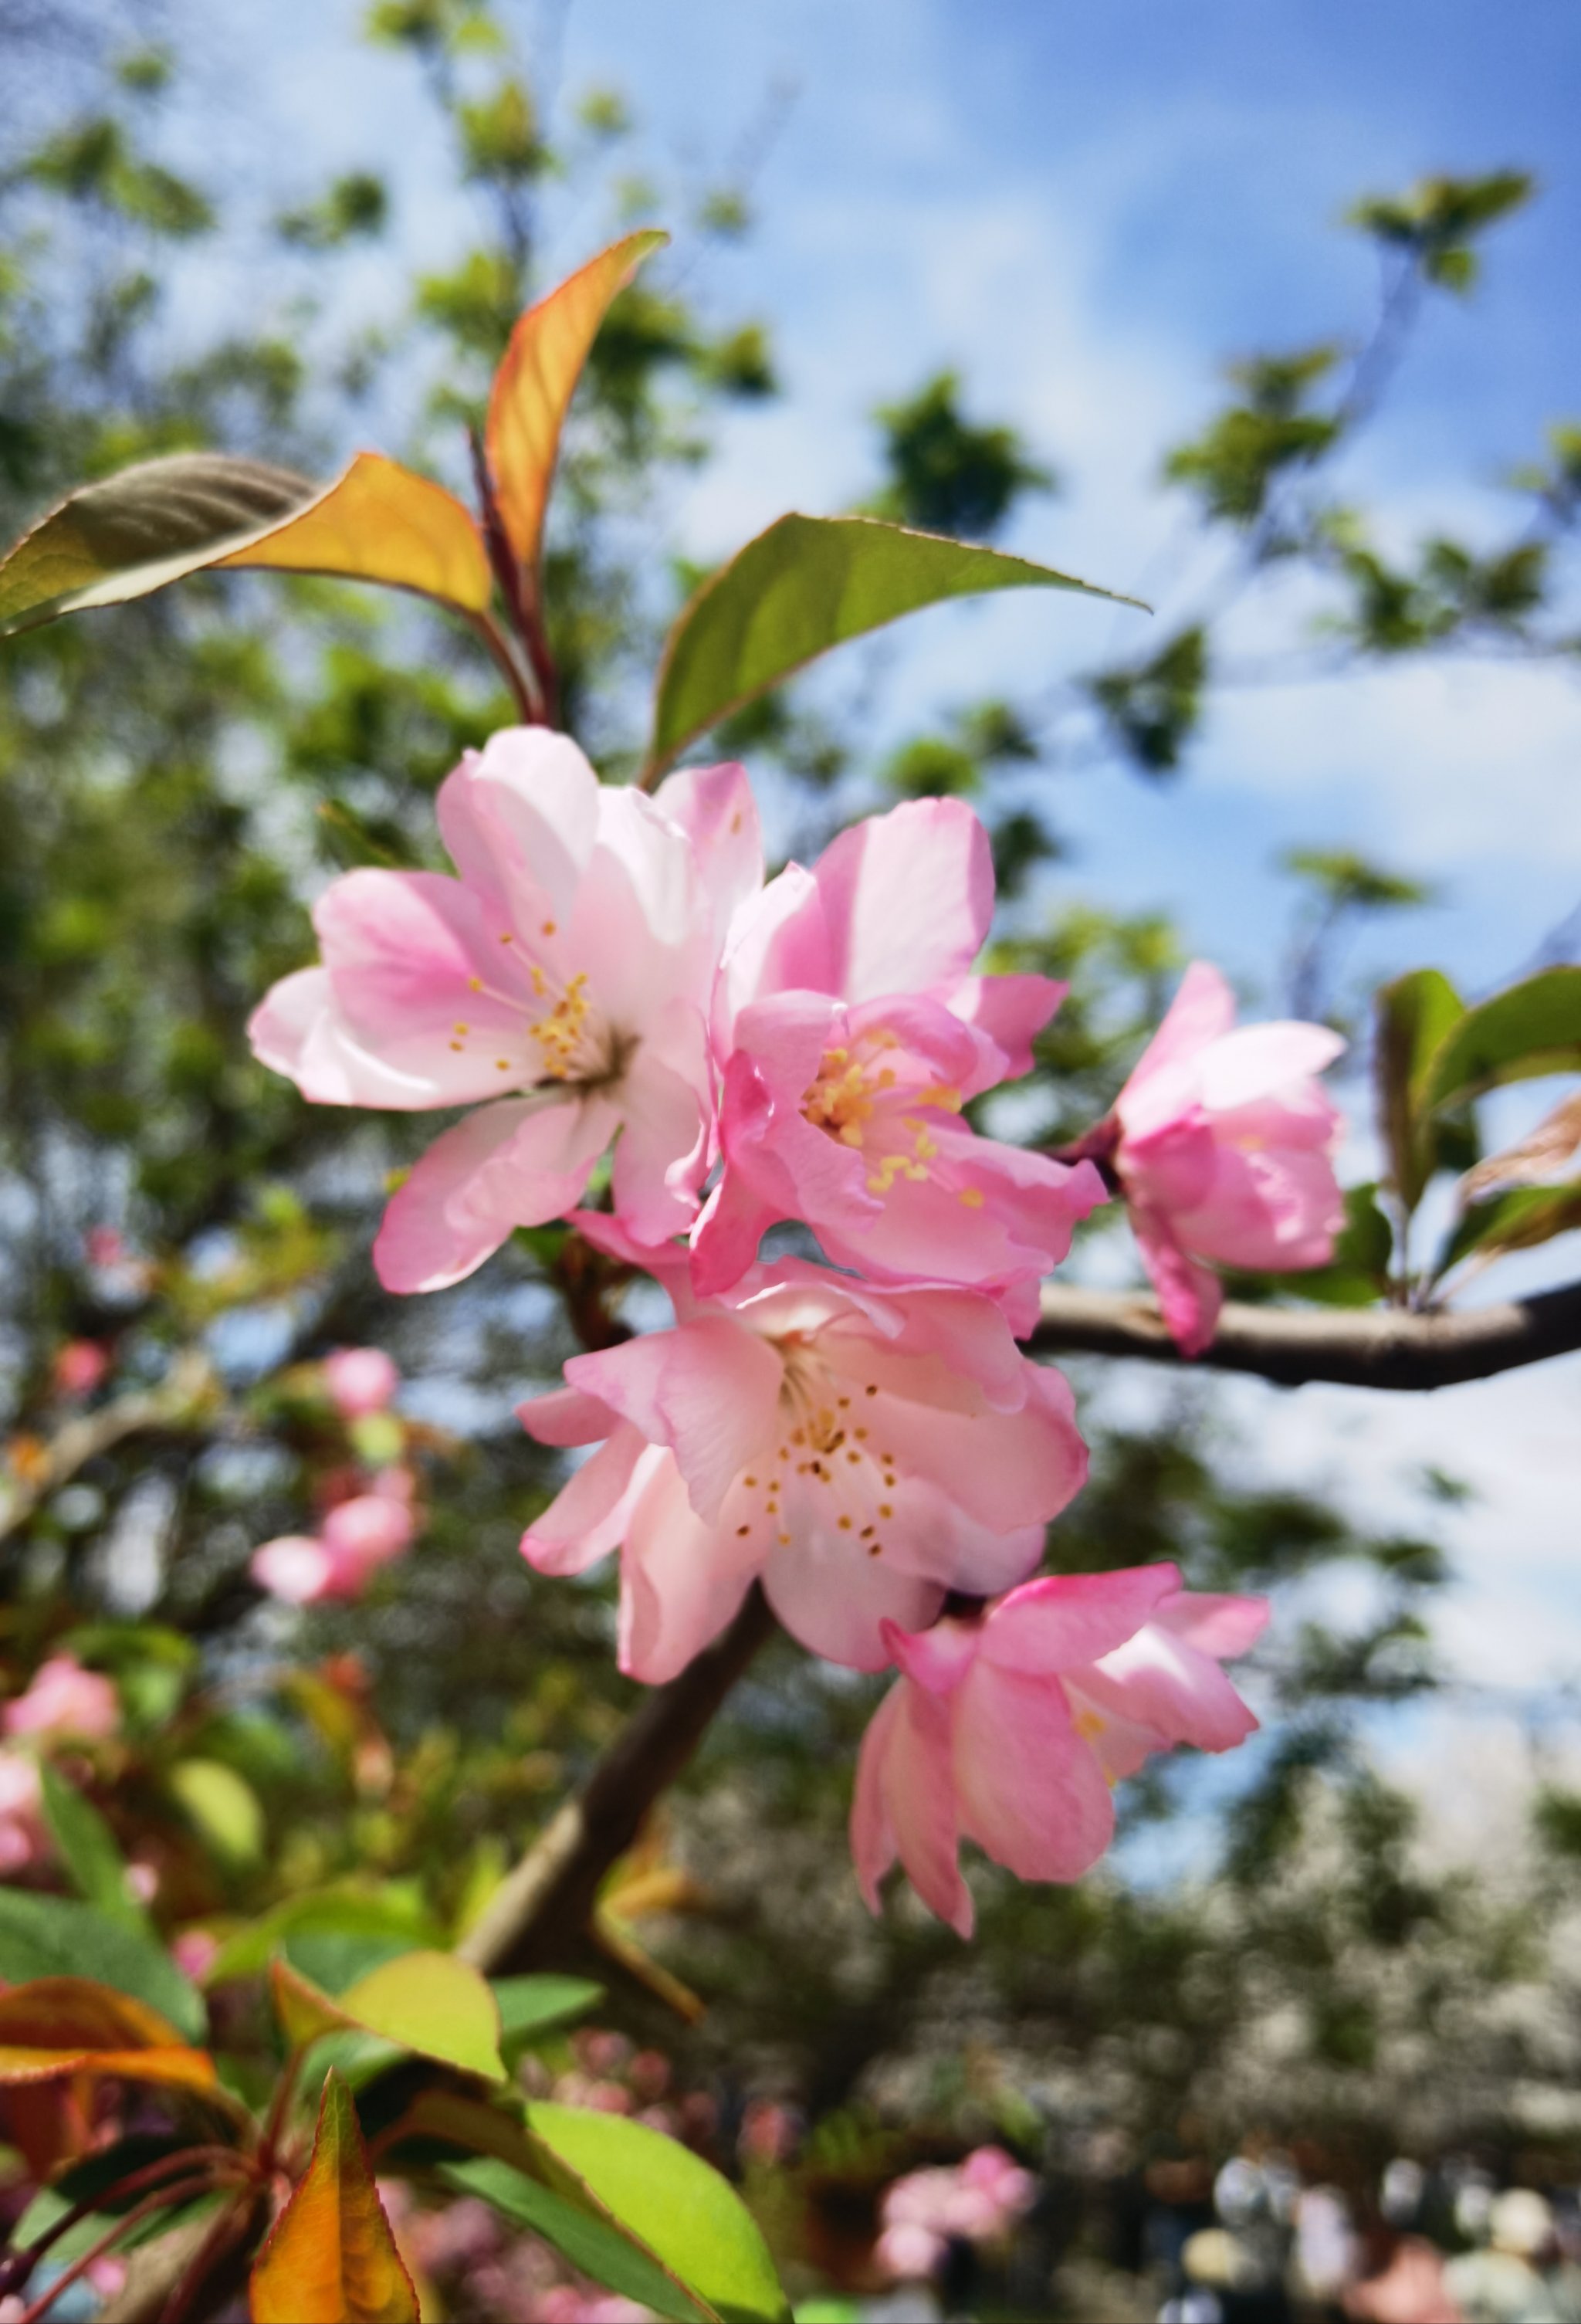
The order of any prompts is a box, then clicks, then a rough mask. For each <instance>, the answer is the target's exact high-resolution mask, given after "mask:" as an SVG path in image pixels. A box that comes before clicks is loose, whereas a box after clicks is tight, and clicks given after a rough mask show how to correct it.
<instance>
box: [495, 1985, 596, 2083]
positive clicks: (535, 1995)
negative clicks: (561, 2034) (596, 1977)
mask: <svg viewBox="0 0 1581 2324" xmlns="http://www.w3.org/2000/svg"><path fill="white" fill-rule="evenodd" d="M489 1982H490V1984H491V1985H492V1987H493V1989H494V1999H495V2000H496V2002H497V2003H498V2004H499V2006H500V2048H501V2052H502V2053H503V2055H504V2057H505V2060H506V2061H507V2063H510V2062H512V2061H513V2060H514V2057H515V2054H516V2053H517V2052H519V2051H522V2050H525V2049H529V2048H530V2046H531V2045H532V2043H535V2042H541V2041H542V2040H543V2038H544V2036H545V2035H546V2034H547V2033H556V2032H557V2031H558V2029H559V2028H560V2027H561V2026H562V2025H572V2024H575V2022H576V2020H577V2018H579V2017H585V2016H586V2015H587V2013H588V2011H589V2010H590V2009H596V2008H597V2007H598V2005H599V2003H600V2002H601V2001H602V1999H603V1997H604V1989H603V1987H602V1985H595V1984H594V1983H593V1980H592V1978H585V1977H496V1978H490V1980H489Z"/></svg>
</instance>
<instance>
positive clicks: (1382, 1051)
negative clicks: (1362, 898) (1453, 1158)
mask: <svg viewBox="0 0 1581 2324" xmlns="http://www.w3.org/2000/svg"><path fill="white" fill-rule="evenodd" d="M1374 1005H1375V1008H1376V1011H1377V1026H1376V1036H1375V1043H1374V1058H1373V1070H1374V1078H1375V1082H1376V1086H1377V1100H1378V1122H1379V1127H1380V1129H1381V1130H1382V1131H1383V1140H1384V1144H1385V1146H1386V1147H1387V1148H1388V1153H1389V1164H1390V1173H1389V1175H1390V1181H1391V1184H1392V1185H1393V1187H1394V1190H1395V1192H1396V1193H1397V1194H1398V1195H1399V1196H1400V1199H1401V1201H1402V1203H1404V1205H1405V1207H1406V1209H1407V1211H1414V1210H1415V1208H1416V1206H1417V1204H1418V1203H1420V1200H1421V1197H1422V1193H1423V1190H1424V1188H1425V1187H1426V1185H1427V1183H1428V1180H1429V1178H1430V1177H1431V1176H1432V1175H1433V1172H1434V1170H1435V1169H1436V1168H1437V1167H1438V1159H1439V1149H1438V1137H1437V1132H1436V1130H1435V1128H1434V1126H1433V1125H1432V1124H1431V1123H1430V1122H1429V1121H1428V1120H1426V1116H1427V1113H1428V1111H1429V1105H1428V1101H1427V1098H1426V1094H1425V1092H1426V1086H1427V1076H1428V1070H1429V1065H1431V1063H1432V1061H1433V1059H1434V1057H1435V1056H1436V1055H1437V1053H1438V1052H1439V1049H1440V1047H1442V1045H1443V1043H1444V1042H1445V1041H1446V1040H1447V1039H1448V1036H1449V1034H1450V1032H1451V1030H1452V1029H1453V1028H1454V1027H1455V1026H1456V1025H1457V1023H1458V1022H1459V1020H1460V1019H1462V1017H1463V1015H1464V1013H1465V1012H1464V1006H1463V1003H1462V1001H1461V999H1460V995H1459V994H1458V993H1457V991H1456V990H1455V987H1454V986H1453V985H1452V984H1451V983H1450V982H1449V980H1448V977H1447V976H1444V975H1442V974H1440V973H1439V970H1438V969H1436V968H1417V969H1412V970H1411V973H1410V974H1409V975H1408V976H1401V977H1396V979H1395V980H1394V982H1393V984H1385V985H1384V986H1383V989H1382V990H1381V991H1380V992H1379V993H1378V996H1377V1000H1376V1002H1375V1004H1374Z"/></svg>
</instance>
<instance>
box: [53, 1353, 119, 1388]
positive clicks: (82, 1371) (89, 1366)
mask: <svg viewBox="0 0 1581 2324" xmlns="http://www.w3.org/2000/svg"><path fill="white" fill-rule="evenodd" d="M109 1369H110V1354H109V1351H108V1349H107V1348H103V1347H101V1346H100V1345H99V1342H97V1340H68V1341H67V1342H66V1344H65V1346H64V1347H63V1348H57V1350H56V1351H55V1363H54V1380H55V1393H56V1395H57V1396H65V1397H79V1396H91V1395H92V1394H93V1392H94V1390H95V1388H97V1386H98V1384H99V1382H100V1381H101V1380H102V1379H104V1377H105V1375H106V1372H107V1371H108V1370H109Z"/></svg>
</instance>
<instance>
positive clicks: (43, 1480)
mask: <svg viewBox="0 0 1581 2324" xmlns="http://www.w3.org/2000/svg"><path fill="white" fill-rule="evenodd" d="M213 1385H214V1374H213V1372H212V1371H211V1369H209V1365H208V1360H207V1357H205V1356H202V1355H199V1354H198V1352H197V1351H196V1350H190V1351H188V1353H187V1354H186V1355H183V1356H179V1357H178V1358H177V1359H176V1361H175V1362H174V1363H173V1364H172V1365H171V1366H170V1370H169V1372H168V1373H167V1374H166V1376H165V1378H164V1379H163V1380H162V1381H161V1384H160V1386H159V1387H158V1388H139V1389H137V1390H135V1391H133V1393H132V1394H130V1395H127V1396H118V1397H115V1399H114V1401H113V1402H112V1403H109V1404H106V1405H105V1406H102V1407H101V1408H100V1409H99V1410H98V1411H97V1412H89V1413H85V1414H83V1416H81V1417H80V1418H79V1419H77V1420H69V1421H68V1422H67V1423H66V1425H65V1427H64V1428H62V1429H60V1431H59V1433H58V1434H56V1435H54V1436H52V1437H51V1440H50V1442H49V1443H47V1444H46V1445H45V1446H44V1448H43V1450H42V1452H41V1453H40V1454H39V1455H38V1458H37V1460H36V1461H35V1462H34V1463H33V1464H32V1473H31V1474H30V1475H29V1476H28V1477H26V1478H25V1479H23V1478H19V1477H16V1476H15V1475H13V1476H12V1477H10V1478H9V1479H8V1480H7V1484H6V1490H7V1495H8V1498H7V1499H6V1500H5V1505H4V1507H3V1508H0V1541H4V1540H5V1538H6V1536H7V1535H10V1534H14V1533H15V1532H16V1531H17V1529H18V1527H19V1526H24V1525H25V1524H26V1523H27V1521H28V1519H29V1517H32V1513H33V1511H34V1510H35V1509H36V1508H38V1506H39V1503H40V1502H41V1501H43V1500H47V1499H49V1497H50V1495H51V1493H58V1492H59V1491H60V1488H61V1486H62V1485H65V1484H68V1483H69V1481H70V1480H71V1479H72V1478H73V1477H75V1476H76V1475H77V1474H78V1471H79V1470H82V1469H85V1468H86V1467H87V1464H88V1462H90V1461H97V1458H98V1456H99V1454H100V1453H101V1452H109V1451H110V1450H111V1449H112V1447H113V1446H115V1445H116V1444H119V1443H121V1442H122V1441H123V1440H124V1438H125V1437H128V1436H141V1435H143V1434H148V1433H150V1432H151V1431H153V1430H158V1429H165V1428H180V1427H185V1426H186V1425H188V1423H189V1422H191V1421H193V1420H194V1419H196V1418H197V1417H198V1415H199V1414H200V1413H201V1411H202V1409H203V1407H204V1406H205V1404H206V1402H207V1397H208V1392H209V1390H210V1389H211V1388H212V1387H213Z"/></svg>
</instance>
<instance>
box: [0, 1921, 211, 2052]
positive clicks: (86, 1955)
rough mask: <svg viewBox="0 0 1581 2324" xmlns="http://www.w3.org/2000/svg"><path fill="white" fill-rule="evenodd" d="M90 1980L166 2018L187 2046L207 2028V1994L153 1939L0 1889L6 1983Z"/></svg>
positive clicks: (1, 1964)
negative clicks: (53, 1978) (183, 2038)
mask: <svg viewBox="0 0 1581 2324" xmlns="http://www.w3.org/2000/svg"><path fill="white" fill-rule="evenodd" d="M36 1977H87V1978H94V1979H95V1980H96V1981H97V1983H98V1984H100V1985H108V1986H113V1987H115V1991H116V1992H117V1993H129V1994H131V1995H132V1996H133V1999H134V2000H137V2001H145V2002H146V2003H147V2004H148V2006H149V2007H150V2008H151V2009H157V2010H158V2011H159V2012H160V2015H161V2016H163V2017H168V2018H169V2019H170V2023H171V2024H172V2025H174V2026H175V2027H176V2028H177V2030H178V2032H179V2033H182V2034H183V2035H185V2037H186V2038H187V2040H188V2041H189V2042H201V2041H202V2040H203V2039H204V2038H205V2035H206V2033H207V2012H206V2011H205V2009H204V2006H203V1999H202V1996H201V1995H200V1994H199V1993H198V1989H197V1987H195V1986H194V1985H192V1984H191V1983H190V1982H189V1981H188V1978H184V1977H183V1976H182V1974H181V1972H180V1970H179V1969H178V1968H177V1967H176V1964H175V1962H174V1961H173V1960H170V1958H169V1956H168V1955H167V1954H166V1953H164V1952H161V1950H160V1948H159V1946H158V1945H156V1944H155V1943H154V1942H153V1941H152V1938H149V1937H146V1936H144V1935H142V1933H141V1932H140V1931H138V1930H136V1929H132V1928H128V1927H126V1926H125V1925H124V1923H122V1922H119V1921H115V1920H112V1919H111V1918H110V1916H109V1914H107V1913H101V1912H99V1911H98V1910H97V1908H96V1907H95V1906H93V1905H92V1904H74V1903H72V1902H71V1901H70V1900H69V1899H68V1898H66V1897H64V1896H35V1895H29V1894H26V1893H24V1892H23V1890H21V1889H17V1888H0V1978H4V1979H5V1982H6V1983H7V1984H9V1985H23V1984H25V1983H26V1982H27V1980H28V1979H29V1978H36Z"/></svg>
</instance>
